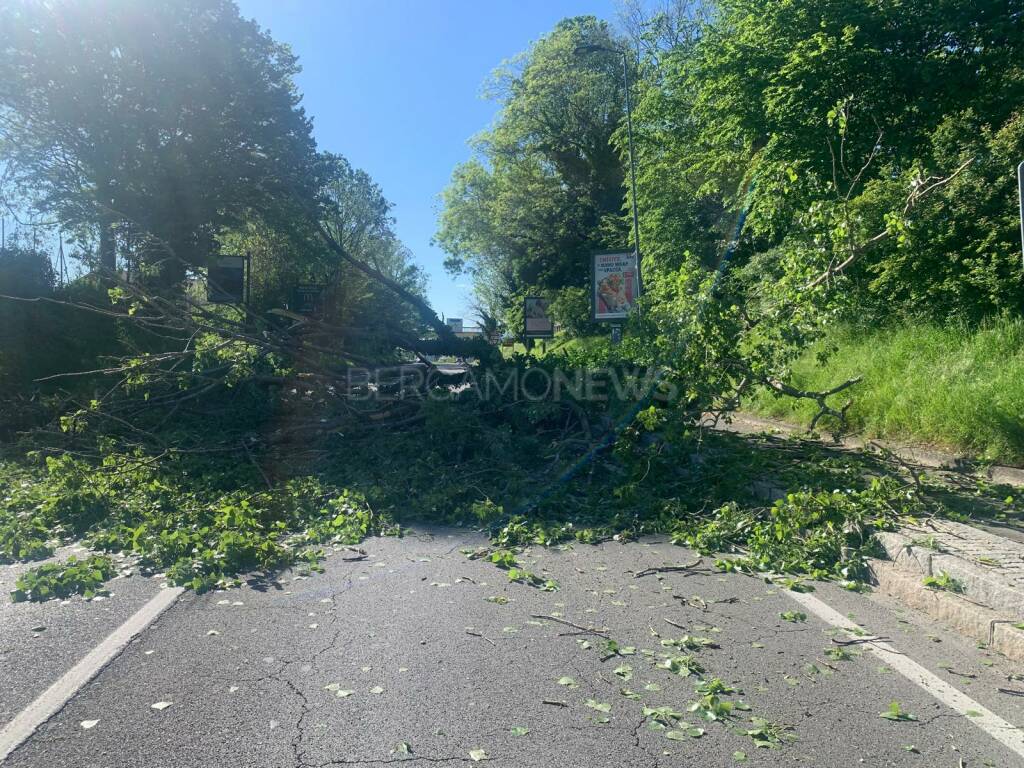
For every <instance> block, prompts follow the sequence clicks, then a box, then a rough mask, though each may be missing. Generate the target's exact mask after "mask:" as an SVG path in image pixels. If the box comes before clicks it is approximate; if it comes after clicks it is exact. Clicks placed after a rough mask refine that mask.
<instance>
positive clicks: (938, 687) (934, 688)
mask: <svg viewBox="0 0 1024 768" xmlns="http://www.w3.org/2000/svg"><path fill="white" fill-rule="evenodd" d="M786 594H787V595H788V596H789V597H791V598H793V599H794V600H796V601H797V602H798V603H800V605H802V606H803V607H804V608H806V609H807V610H808V611H809V612H810V613H813V614H814V615H815V616H817V617H818V618H819V619H822V620H823V621H825V622H827V623H829V624H831V625H832V626H834V627H839V628H840V629H845V630H848V631H852V632H854V633H857V634H861V633H863V631H864V630H863V628H862V627H860V626H858V625H857V624H855V623H854V622H852V621H850V620H849V619H848V618H846V617H845V616H843V614H841V613H839V611H837V610H836V609H835V608H832V607H831V606H830V605H827V604H826V603H823V602H822V601H821V600H819V599H818V598H816V597H814V596H813V595H809V594H807V593H805V592H790V591H788V590H787V591H786ZM864 646H865V647H866V648H867V649H868V650H870V651H871V652H872V653H873V654H875V656H877V657H878V658H880V659H881V660H882V661H884V662H885V663H886V665H887V666H888V667H890V668H891V669H893V670H895V671H897V672H899V673H900V674H901V675H903V676H904V677H905V678H907V679H908V680H910V681H911V682H913V683H916V684H917V685H918V686H920V687H921V688H923V689H924V690H925V691H927V692H928V693H930V694H931V695H932V696H934V697H935V698H936V699H938V700H939V701H941V702H942V703H944V704H946V705H947V706H948V707H950V708H951V709H953V710H954V711H956V712H959V713H960V714H961V715H964V716H966V717H967V719H968V720H969V721H970V722H972V723H974V725H976V726H978V727H979V728H981V730H983V731H985V733H987V734H988V735H989V736H991V737H992V738H994V739H996V740H998V741H1000V742H1002V743H1003V744H1004V745H1006V746H1007V747H1009V749H1010V750H1012V751H1013V752H1015V753H1016V754H1018V755H1020V756H1021V757H1024V732H1022V731H1021V730H1020V729H1019V728H1017V727H1016V726H1015V725H1013V724H1012V723H1008V722H1007V721H1006V720H1004V719H1003V718H1001V717H1000V716H999V715H997V714H996V713H995V712H993V711H992V710H990V709H987V708H986V707H983V706H982V705H981V704H979V703H978V702H976V701H975V700H974V699H972V698H971V697H970V696H968V695H967V694H965V693H963V692H962V691H959V690H957V689H956V688H954V687H953V686H952V685H950V684H949V683H947V682H946V681H945V680H943V679H942V678H940V677H937V676H936V675H934V674H933V673H931V672H929V671H928V670H927V669H925V668H924V667H922V666H921V665H920V664H918V663H917V662H916V661H914V660H913V659H911V658H910V657H909V656H907V655H906V654H903V653H900V652H899V651H897V650H896V649H895V648H893V647H892V646H891V645H890V644H889V643H885V642H882V641H881V640H871V641H870V642H865V643H864ZM968 712H969V713H970V714H969V715H968Z"/></svg>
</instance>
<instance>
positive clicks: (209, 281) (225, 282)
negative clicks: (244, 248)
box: [206, 256, 245, 304]
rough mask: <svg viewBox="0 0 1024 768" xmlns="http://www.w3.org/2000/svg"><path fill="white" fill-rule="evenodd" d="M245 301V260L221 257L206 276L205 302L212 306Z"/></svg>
mask: <svg viewBox="0 0 1024 768" xmlns="http://www.w3.org/2000/svg"><path fill="white" fill-rule="evenodd" d="M244 299H245V258H244V257H243V256H221V257H220V258H219V259H218V260H217V262H216V263H215V264H211V265H210V267H209V269H208V270H207V274H206V300H207V301H209V302H211V303H213V304H241V303H242V301H243V300H244Z"/></svg>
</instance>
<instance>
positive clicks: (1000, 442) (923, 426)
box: [744, 319, 1024, 465]
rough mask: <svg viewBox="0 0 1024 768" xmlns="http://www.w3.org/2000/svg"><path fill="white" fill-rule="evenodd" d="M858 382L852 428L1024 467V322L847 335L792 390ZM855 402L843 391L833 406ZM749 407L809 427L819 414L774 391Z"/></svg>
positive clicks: (796, 376) (810, 362) (807, 358)
mask: <svg viewBox="0 0 1024 768" xmlns="http://www.w3.org/2000/svg"><path fill="white" fill-rule="evenodd" d="M829 342H831V343H833V344H835V345H836V346H837V347H838V351H837V352H836V353H835V354H833V355H832V356H831V357H830V358H829V359H828V361H827V363H826V364H825V365H824V366H823V365H822V364H821V363H820V362H819V361H818V354H819V353H820V352H821V351H822V350H823V349H825V348H826V346H827V344H828V343H829ZM857 375H863V377H864V380H863V381H862V382H861V383H860V384H858V385H857V386H856V387H854V389H853V390H852V399H853V401H854V402H853V405H852V406H851V408H850V410H849V421H850V425H851V427H852V428H853V429H854V430H855V431H857V432H860V433H862V434H863V435H864V436H867V437H883V438H890V439H894V440H901V441H906V442H915V443H922V444H930V445H935V446H937V447H942V448H948V449H952V450H955V451H958V452H963V453H967V454H969V455H971V456H975V457H977V458H981V459H985V460H990V461H996V462H1001V463H1009V464H1016V465H1021V464H1024V320H1020V319H1016V320H999V321H993V322H991V323H989V324H987V325H986V326H985V327H983V328H982V329H980V330H975V331H966V330H959V329H951V328H939V327H935V326H928V325H908V326H902V327H898V328H892V329H874V330H870V331H865V330H856V329H851V328H840V329H837V330H836V331H835V332H834V333H833V334H832V336H831V338H830V339H828V340H827V341H826V342H824V343H821V344H819V345H817V346H815V347H813V348H811V349H809V350H808V351H807V352H806V353H805V354H804V355H803V356H802V357H801V358H800V359H799V360H797V361H796V363H795V364H794V366H793V373H792V377H791V383H793V384H794V385H796V386H798V387H801V388H803V389H814V390H825V389H829V388H830V387H832V386H834V385H835V384H837V383H839V382H842V381H845V380H846V379H848V378H852V377H854V376H857ZM848 396H851V393H850V392H844V393H841V394H840V395H838V396H836V397H835V398H833V400H834V401H835V403H834V404H835V405H841V404H842V403H844V402H845V400H846V398H847V397H848ZM744 407H745V408H746V409H747V410H749V411H752V412H754V413H759V414H761V415H765V416H774V417H780V418H784V419H789V420H801V421H803V422H804V423H806V422H807V421H808V420H809V419H810V418H811V417H812V416H813V414H814V413H815V411H816V406H815V404H814V403H813V402H812V401H810V400H799V401H798V400H794V399H792V398H786V397H776V396H774V395H773V394H771V393H769V392H767V391H762V392H758V393H757V394H756V395H755V396H754V397H753V398H752V399H751V400H750V401H749V402H747V403H745V404H744ZM823 426H827V425H823Z"/></svg>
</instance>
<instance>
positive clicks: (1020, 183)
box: [1017, 161, 1024, 264]
mask: <svg viewBox="0 0 1024 768" xmlns="http://www.w3.org/2000/svg"><path fill="white" fill-rule="evenodd" d="M1017 194H1018V196H1019V197H1018V199H1019V200H1020V251H1021V259H1022V260H1024V161H1021V164H1020V165H1018V166H1017ZM1022 264H1024V261H1022Z"/></svg>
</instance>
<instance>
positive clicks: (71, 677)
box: [0, 587, 184, 763]
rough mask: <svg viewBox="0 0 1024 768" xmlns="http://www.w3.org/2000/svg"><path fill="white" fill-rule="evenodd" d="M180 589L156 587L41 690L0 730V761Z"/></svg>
mask: <svg viewBox="0 0 1024 768" xmlns="http://www.w3.org/2000/svg"><path fill="white" fill-rule="evenodd" d="M183 591H184V590H183V589H182V588H181V587H168V588H166V589H162V590H160V593H159V594H158V595H156V597H154V598H153V599H152V600H150V601H149V602H148V603H146V604H145V605H144V606H142V607H141V608H140V609H139V610H138V611H136V612H135V614H134V615H133V616H132V617H131V618H129V619H128V620H127V621H126V622H125V623H124V624H122V625H121V626H120V627H118V628H117V629H115V630H114V631H113V632H111V633H110V634H109V635H108V636H107V638H106V639H105V640H104V641H103V642H102V643H100V644H99V645H97V646H96V647H95V648H93V649H92V650H91V651H89V653H87V654H86V655H85V656H84V657H83V658H82V660H81V661H79V662H78V663H77V664H75V666H73V667H72V668H71V669H69V670H68V671H67V672H65V673H64V674H63V675H62V676H61V677H60V679H58V680H57V682H55V683H54V684H53V685H51V686H50V687H49V688H47V689H46V690H45V691H43V692H42V693H41V694H40V695H39V697H38V698H37V699H36V700H35V701H33V702H32V703H31V704H29V705H28V706H27V707H25V709H23V710H22V711H21V712H19V713H18V715H17V716H16V717H15V718H14V719H13V720H11V722H9V723H8V724H7V725H6V726H4V728H3V730H0V763H2V762H3V761H4V760H6V759H7V757H8V755H10V754H11V752H13V751H14V750H15V749H17V748H18V747H19V746H21V744H22V743H24V741H25V740H26V739H27V738H28V737H29V736H31V735H32V734H33V733H35V730H36V728H38V727H39V726H40V725H42V724H43V723H45V722H46V721H47V720H49V719H50V718H51V717H53V716H54V715H55V714H57V712H59V711H60V710H61V708H62V707H63V706H64V705H65V704H67V703H68V701H69V700H70V699H71V697H72V696H74V695H75V694H76V693H78V691H79V690H81V688H82V686H83V685H85V684H86V683H88V682H89V681H90V680H92V679H93V678H94V677H95V676H96V675H97V674H98V673H99V671H100V670H102V669H103V667H105V666H106V665H107V664H109V663H110V661H111V660H112V659H113V658H114V657H115V656H117V654H119V653H120V652H121V650H122V649H123V648H124V647H125V646H126V645H127V644H128V643H129V642H131V640H132V638H133V637H135V636H136V635H137V634H139V633H140V632H141V631H142V630H144V629H145V628H146V627H148V626H149V625H150V624H151V623H153V621H154V620H155V619H156V618H157V617H158V616H159V615H160V614H161V613H163V612H164V611H166V610H167V609H168V608H170V607H171V605H173V604H174V601H175V600H177V599H178V596H179V595H180V594H181V593H182V592H183Z"/></svg>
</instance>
